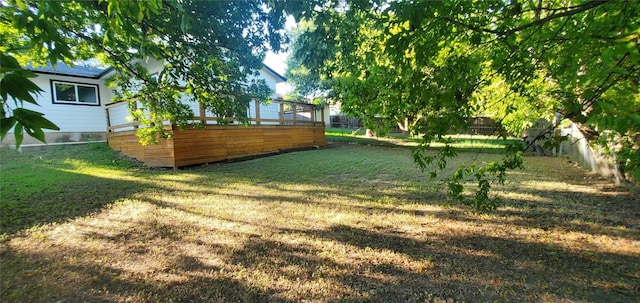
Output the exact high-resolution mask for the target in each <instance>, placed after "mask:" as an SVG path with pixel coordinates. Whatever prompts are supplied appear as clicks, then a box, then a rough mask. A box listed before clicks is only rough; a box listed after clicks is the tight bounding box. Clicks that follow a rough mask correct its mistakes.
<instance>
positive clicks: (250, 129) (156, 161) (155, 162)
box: [107, 104, 325, 168]
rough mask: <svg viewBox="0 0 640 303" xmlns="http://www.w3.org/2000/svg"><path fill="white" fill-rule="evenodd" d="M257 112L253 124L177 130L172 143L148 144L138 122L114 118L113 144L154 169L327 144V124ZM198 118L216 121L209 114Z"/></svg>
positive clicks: (174, 131) (108, 139) (109, 135)
mask: <svg viewBox="0 0 640 303" xmlns="http://www.w3.org/2000/svg"><path fill="white" fill-rule="evenodd" d="M277 106H278V108H280V109H282V108H283V107H282V106H280V105H277ZM112 108H114V106H110V107H107V111H109V110H110V109H112ZM255 108H258V110H254V111H253V112H254V113H255V112H257V115H258V116H257V117H252V118H251V121H252V124H251V125H248V126H245V125H217V124H205V125H204V127H199V128H187V129H184V130H178V129H173V130H171V132H172V133H173V137H172V138H171V139H166V140H161V141H160V142H159V143H158V144H153V145H146V146H143V145H141V144H140V143H139V138H138V137H137V136H136V128H137V126H136V125H135V124H133V123H121V124H115V125H114V124H113V121H111V120H110V121H109V133H108V134H107V141H108V143H109V146H110V147H111V148H112V149H114V150H117V151H120V152H122V153H123V154H125V155H127V156H130V157H133V158H136V159H138V160H139V161H142V162H144V163H145V164H146V165H148V166H151V167H173V168H177V167H183V166H189V165H197V164H204V163H212V162H219V161H225V160H230V159H237V158H243V157H251V156H256V155H263V154H269V153H275V152H281V151H287V150H294V149H302V148H314V147H323V146H325V136H324V121H314V120H311V119H309V120H297V119H296V116H297V115H295V113H294V115H293V116H292V115H291V113H289V119H286V118H285V116H286V113H285V112H284V111H281V112H280V113H279V117H275V118H277V119H268V118H267V119H265V118H261V117H260V116H259V115H260V105H258V104H256V107H255ZM294 109H295V107H294ZM314 110H315V109H314ZM107 116H108V117H109V112H108V114H107ZM311 116H312V117H314V116H321V115H316V114H312V115H311ZM195 118H196V119H198V120H199V121H209V120H213V119H210V118H209V117H204V116H200V117H195ZM291 118H292V119H291ZM267 122H271V124H266V123H267ZM118 130H120V131H118Z"/></svg>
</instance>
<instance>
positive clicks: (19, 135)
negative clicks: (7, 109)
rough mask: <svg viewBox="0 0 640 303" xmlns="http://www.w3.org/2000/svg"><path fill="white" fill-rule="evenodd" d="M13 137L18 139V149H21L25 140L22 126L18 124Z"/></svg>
mask: <svg viewBox="0 0 640 303" xmlns="http://www.w3.org/2000/svg"><path fill="white" fill-rule="evenodd" d="M13 135H14V137H15V138H16V148H17V147H20V145H21V144H22V140H23V139H24V135H23V133H22V124H16V127H15V128H14V130H13Z"/></svg>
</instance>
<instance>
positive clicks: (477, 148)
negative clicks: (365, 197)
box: [325, 128, 522, 153]
mask: <svg viewBox="0 0 640 303" xmlns="http://www.w3.org/2000/svg"><path fill="white" fill-rule="evenodd" d="M364 135H365V130H364V128H359V129H348V128H327V130H326V131H325V136H326V138H327V140H328V141H330V142H340V143H351V144H360V145H380V146H417V145H418V144H419V143H420V142H421V138H420V137H410V136H409V135H407V134H397V133H394V134H388V135H387V136H383V137H377V138H366V137H365V136H364ZM445 138H446V139H449V140H450V143H449V144H450V145H451V146H453V147H455V148H456V149H457V150H458V151H460V152H472V153H502V152H504V149H505V147H506V146H507V145H513V144H520V143H521V142H522V140H519V139H517V138H513V137H508V138H506V139H502V138H498V137H497V136H485V135H464V134H453V135H447V136H445ZM442 147H444V143H439V142H431V143H430V144H429V148H430V149H432V150H438V149H440V148H442Z"/></svg>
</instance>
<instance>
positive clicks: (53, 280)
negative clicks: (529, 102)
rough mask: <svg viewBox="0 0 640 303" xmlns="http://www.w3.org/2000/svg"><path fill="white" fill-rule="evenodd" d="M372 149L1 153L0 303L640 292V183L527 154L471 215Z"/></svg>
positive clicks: (463, 298) (584, 296) (478, 156)
mask: <svg viewBox="0 0 640 303" xmlns="http://www.w3.org/2000/svg"><path fill="white" fill-rule="evenodd" d="M360 143H363V144H353V142H347V141H340V142H339V143H336V142H334V143H333V144H329V147H327V148H323V149H317V150H311V151H303V152H295V153H286V154H281V155H277V156H272V157H265V158H258V159H253V160H249V161H243V162H235V163H224V164H210V165H203V166H197V167H191V168H186V169H181V170H177V171H174V170H169V169H166V170H165V169H148V168H145V167H142V166H140V165H138V164H137V163H134V162H131V161H130V160H128V159H126V158H123V157H121V156H119V155H118V154H116V153H115V152H112V151H111V150H110V149H109V148H108V147H107V146H106V144H98V143H95V144H89V145H85V146H75V147H66V148H58V149H52V150H49V151H44V152H37V153H31V154H18V153H16V152H14V151H10V150H6V149H3V150H1V151H0V152H1V153H2V154H1V156H2V157H1V164H0V174H1V183H0V184H1V187H0V194H1V198H2V199H1V202H0V206H1V209H0V210H1V213H0V219H1V222H0V228H1V230H0V232H1V235H0V270H1V271H0V274H1V277H0V280H1V288H0V301H2V302H640V194H639V193H638V190H637V189H635V188H626V187H616V186H614V185H613V184H612V183H610V182H608V181H605V180H601V179H599V178H597V177H596V176H594V175H592V174H590V173H587V172H585V171H584V170H582V169H580V168H579V167H576V166H575V165H574V164H573V163H571V162H570V161H568V160H567V159H561V158H550V157H527V158H526V162H525V164H526V169H525V170H522V171H513V172H511V173H510V178H509V180H508V183H507V184H505V185H504V186H501V187H498V188H497V191H498V193H499V194H501V195H502V196H503V198H504V200H505V206H503V207H501V208H499V209H498V210H497V211H495V212H493V213H475V212H473V211H472V210H470V209H468V208H463V207H459V206H458V205H456V204H453V205H450V206H449V205H448V204H449V203H448V200H447V198H446V197H445V196H444V191H443V190H442V189H441V188H440V186H439V184H438V183H437V182H432V181H430V180H429V179H428V177H427V174H425V173H422V172H420V171H419V169H417V167H416V165H415V164H414V163H413V162H412V159H411V157H410V149H409V148H407V147H394V146H393V145H392V144H385V146H376V145H375V144H369V143H366V142H360ZM497 157H500V155H499V154H497V153H477V152H464V153H461V154H460V156H459V157H458V158H457V159H456V161H470V160H474V159H475V160H480V161H483V160H490V159H493V158H497ZM452 165H455V163H453V164H452Z"/></svg>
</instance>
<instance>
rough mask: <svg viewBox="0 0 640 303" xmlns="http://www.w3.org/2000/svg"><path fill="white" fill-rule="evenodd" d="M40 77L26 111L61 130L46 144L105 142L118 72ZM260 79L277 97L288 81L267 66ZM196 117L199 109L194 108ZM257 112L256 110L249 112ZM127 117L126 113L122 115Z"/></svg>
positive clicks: (151, 66)
mask: <svg viewBox="0 0 640 303" xmlns="http://www.w3.org/2000/svg"><path fill="white" fill-rule="evenodd" d="M146 64H147V68H148V70H149V72H151V73H154V72H157V71H160V70H161V69H162V63H161V62H160V61H157V60H149V61H147V62H146ZM30 69H31V70H32V71H33V72H35V73H36V74H37V77H36V78H34V79H32V81H33V82H34V83H35V84H36V85H38V86H39V87H40V88H41V89H42V92H41V93H40V94H38V95H37V96H36V101H37V102H38V105H39V106H34V105H32V104H29V103H25V107H26V108H28V109H32V110H35V111H38V112H40V113H43V114H45V118H47V119H49V120H51V121H52V122H53V123H55V124H56V125H57V126H58V127H59V128H60V130H59V131H52V130H44V131H45V138H46V141H47V143H61V142H83V141H105V140H106V134H107V125H108V122H107V116H106V111H105V105H107V104H109V103H111V102H113V101H114V100H113V98H114V93H113V90H112V89H110V88H108V87H107V86H106V85H105V80H106V79H107V78H108V77H110V76H112V75H113V74H114V73H115V71H114V70H113V69H112V68H97V67H87V66H68V65H65V64H64V63H62V62H59V63H58V64H57V65H56V67H55V68H54V67H52V66H46V67H34V68H30ZM260 78H262V79H264V80H265V82H266V84H267V86H268V87H269V88H270V89H271V90H272V91H273V92H274V95H273V97H276V94H275V92H276V85H277V84H278V83H282V82H284V81H285V80H286V79H285V78H284V77H283V76H282V75H280V74H278V73H277V72H275V71H274V70H273V69H271V68H269V67H268V66H266V65H264V66H263V68H262V69H261V70H260ZM260 107H261V110H262V114H263V115H268V112H269V110H270V109H269V107H268V106H267V105H261V106H260ZM192 109H193V110H194V112H195V113H197V109H198V105H197V104H192ZM249 110H250V112H255V106H253V107H252V108H251V109H249ZM120 114H121V115H123V117H121V118H124V116H126V113H120ZM40 143H41V142H40V141H38V140H36V139H35V138H32V137H30V136H28V135H26V136H25V137H24V141H23V143H22V144H23V145H27V144H40ZM2 144H3V145H11V144H15V138H14V135H13V133H12V132H10V133H8V134H7V135H6V136H5V138H4V140H3V141H2Z"/></svg>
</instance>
